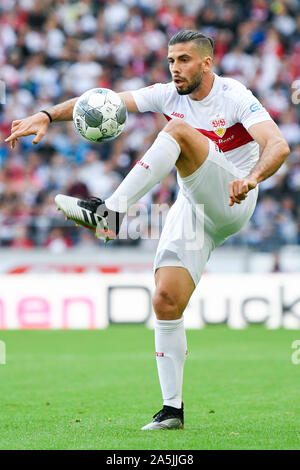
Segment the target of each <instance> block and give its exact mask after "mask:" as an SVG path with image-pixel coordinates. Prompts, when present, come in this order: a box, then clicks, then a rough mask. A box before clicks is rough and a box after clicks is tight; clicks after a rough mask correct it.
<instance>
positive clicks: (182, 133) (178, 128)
mask: <svg viewBox="0 0 300 470" xmlns="http://www.w3.org/2000/svg"><path fill="white" fill-rule="evenodd" d="M189 129H190V126H189V124H187V123H186V122H184V121H181V120H180V119H171V121H169V122H168V124H167V125H166V126H165V127H164V129H163V130H164V132H167V133H169V134H171V135H172V137H174V138H175V139H176V140H177V142H180V141H183V140H184V139H185V138H187V137H188V135H189Z"/></svg>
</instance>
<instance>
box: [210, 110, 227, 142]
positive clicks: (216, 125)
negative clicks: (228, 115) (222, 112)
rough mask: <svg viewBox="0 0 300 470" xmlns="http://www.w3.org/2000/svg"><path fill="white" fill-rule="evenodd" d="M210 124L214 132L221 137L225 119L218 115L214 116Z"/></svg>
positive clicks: (224, 127)
mask: <svg viewBox="0 0 300 470" xmlns="http://www.w3.org/2000/svg"><path fill="white" fill-rule="evenodd" d="M211 124H212V126H213V131H214V133H215V134H217V135H218V136H219V137H223V135H224V134H225V132H226V121H225V119H224V118H223V117H220V116H219V115H218V116H216V118H215V119H214V120H213V121H211Z"/></svg>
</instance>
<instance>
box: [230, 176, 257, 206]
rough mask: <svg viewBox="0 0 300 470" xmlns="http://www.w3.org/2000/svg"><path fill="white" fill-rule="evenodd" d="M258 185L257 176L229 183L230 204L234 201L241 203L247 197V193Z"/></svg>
mask: <svg viewBox="0 0 300 470" xmlns="http://www.w3.org/2000/svg"><path fill="white" fill-rule="evenodd" d="M256 186H257V181H256V179H255V178H242V179H239V180H234V181H231V182H230V183H229V202H228V205H229V206H233V204H234V203H236V204H241V202H242V201H243V200H244V199H246V197H247V193H248V192H249V191H251V189H254V188H255V187H256Z"/></svg>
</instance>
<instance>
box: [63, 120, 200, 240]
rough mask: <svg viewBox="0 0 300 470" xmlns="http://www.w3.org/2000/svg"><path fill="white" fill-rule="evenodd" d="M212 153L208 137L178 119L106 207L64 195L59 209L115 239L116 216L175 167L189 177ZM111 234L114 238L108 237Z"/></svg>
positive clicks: (170, 124)
mask: <svg viewBox="0 0 300 470" xmlns="http://www.w3.org/2000/svg"><path fill="white" fill-rule="evenodd" d="M208 152H209V143H208V139H207V137H205V136H204V135H202V134H201V133H200V132H198V131H197V130H195V129H193V128H192V127H191V126H190V125H189V124H187V123H185V122H183V121H180V120H179V119H174V120H172V121H170V122H169V123H168V124H167V125H166V126H165V127H164V129H163V131H162V132H160V133H159V134H158V136H157V138H156V139H155V141H154V143H153V144H152V146H151V147H150V148H149V150H148V151H147V152H146V153H145V155H144V157H143V158H142V160H140V161H138V162H137V163H136V165H135V166H134V168H133V169H132V170H131V171H130V172H129V173H128V175H127V176H126V178H125V179H124V180H123V181H122V183H121V184H120V186H119V187H118V188H117V189H116V191H115V192H114V193H113V194H112V196H111V197H109V198H108V199H107V200H106V201H105V204H103V201H101V200H100V199H99V204H98V206H96V205H95V204H94V203H95V199H94V200H93V201H92V204H91V203H90V200H87V201H79V200H78V199H76V198H71V197H69V196H64V195H58V196H57V197H56V199H55V202H56V204H57V206H58V207H59V209H61V210H62V211H63V212H64V214H65V215H66V216H67V217H68V218H70V219H72V220H74V221H75V222H76V223H79V224H81V225H83V226H86V227H89V228H92V229H94V230H97V226H98V227H99V222H101V227H100V229H98V230H97V233H98V236H99V237H100V238H104V239H109V238H115V237H116V235H117V230H116V227H117V228H118V226H119V223H117V222H116V221H115V220H114V216H113V213H125V212H126V211H127V210H128V209H129V208H130V207H131V206H132V205H133V204H135V203H136V202H137V201H138V200H139V199H140V198H141V197H143V196H144V195H145V194H146V193H147V192H148V191H149V190H150V189H151V188H152V187H153V186H154V185H155V184H157V183H158V182H160V181H161V180H162V179H163V178H165V177H166V176H167V175H168V174H169V173H170V171H171V170H172V169H173V168H174V166H176V168H177V170H178V172H179V174H180V176H181V177H186V176H189V175H190V174H192V173H193V172H194V171H196V170H197V169H198V168H199V167H200V166H201V165H202V164H203V163H204V161H205V160H206V158H207V155H208ZM79 206H82V208H83V209H84V208H85V209H86V210H88V213H86V212H85V211H84V210H82V208H81V209H79ZM105 214H107V215H108V214H110V217H109V219H110V220H108V221H107V222H106V221H105V220H104V219H105V217H106V216H105ZM99 217H100V220H98V219H99ZM87 219H88V220H87ZM119 219H120V218H119ZM109 233H110V234H111V235H109V236H108V235H107V234H109ZM103 234H104V235H103Z"/></svg>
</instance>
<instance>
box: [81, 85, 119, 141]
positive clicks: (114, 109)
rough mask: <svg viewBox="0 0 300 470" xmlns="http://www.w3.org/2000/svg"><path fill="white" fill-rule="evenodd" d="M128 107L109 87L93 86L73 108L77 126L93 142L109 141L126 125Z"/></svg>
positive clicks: (83, 135)
mask: <svg viewBox="0 0 300 470" xmlns="http://www.w3.org/2000/svg"><path fill="white" fill-rule="evenodd" d="M126 119H127V109H126V105H125V103H124V101H123V100H122V98H120V96H119V95H118V94H117V93H115V92H114V91H112V90H109V89H107V88H92V89H91V90H88V91H86V92H85V93H83V95H81V96H80V97H79V98H78V100H77V101H76V104H75V106H74V110H73V122H74V125H75V128H76V129H77V130H78V132H79V133H80V134H81V135H82V137H84V138H85V139H87V140H89V141H91V142H108V141H110V140H113V139H115V138H116V137H118V136H119V135H120V134H121V132H122V131H123V129H124V127H125V122H126Z"/></svg>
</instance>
